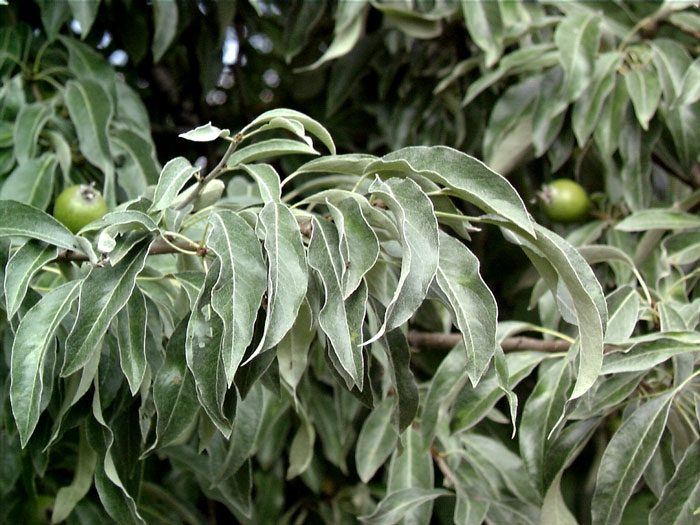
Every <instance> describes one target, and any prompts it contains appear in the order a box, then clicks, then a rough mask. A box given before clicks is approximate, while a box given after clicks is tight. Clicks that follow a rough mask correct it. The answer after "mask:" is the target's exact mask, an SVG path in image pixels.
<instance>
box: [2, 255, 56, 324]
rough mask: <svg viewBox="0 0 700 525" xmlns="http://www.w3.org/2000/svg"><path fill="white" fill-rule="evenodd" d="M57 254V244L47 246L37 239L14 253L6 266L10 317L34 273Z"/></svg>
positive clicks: (17, 308) (20, 301)
mask: <svg viewBox="0 0 700 525" xmlns="http://www.w3.org/2000/svg"><path fill="white" fill-rule="evenodd" d="M57 256H58V249H57V248H56V247H55V246H46V245H44V244H42V243H39V242H37V241H29V242H27V243H25V244H23V245H22V246H20V248H19V249H18V250H17V251H16V252H14V253H13V254H12V256H11V257H10V260H9V261H8V262H7V266H6V267H5V279H4V288H5V304H6V306H7V317H8V318H10V317H12V316H13V315H14V314H15V313H17V311H18V310H19V307H20V305H21V304H22V301H23V300H24V296H25V295H26V293H27V289H28V288H29V283H30V282H31V280H32V278H33V277H34V275H36V273H37V272H38V271H39V270H41V268H42V267H43V266H45V265H46V264H48V263H49V262H51V261H53V260H54V259H55V258H56V257H57Z"/></svg>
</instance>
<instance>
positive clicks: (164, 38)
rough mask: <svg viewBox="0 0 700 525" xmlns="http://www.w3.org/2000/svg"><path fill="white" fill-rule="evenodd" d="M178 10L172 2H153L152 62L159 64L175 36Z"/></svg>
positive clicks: (171, 0)
mask: <svg viewBox="0 0 700 525" xmlns="http://www.w3.org/2000/svg"><path fill="white" fill-rule="evenodd" d="M177 19H178V8H177V2H175V1H173V0H156V1H155V2H153V25H154V27H155V34H154V35H153V43H152V44H151V49H152V50H153V62H160V59H161V58H163V55H164V54H165V52H166V51H167V50H168V48H169V47H170V44H171V43H172V41H173V40H174V39H175V35H177Z"/></svg>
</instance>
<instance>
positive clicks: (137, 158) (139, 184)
mask: <svg viewBox="0 0 700 525" xmlns="http://www.w3.org/2000/svg"><path fill="white" fill-rule="evenodd" d="M109 143H110V145H111V149H112V152H113V153H114V154H115V157H116V158H117V160H118V162H119V164H117V168H116V169H117V182H118V183H119V186H121V187H122V188H123V189H124V191H125V192H126V195H127V197H128V198H129V199H135V198H137V197H140V196H141V195H142V194H143V193H144V191H145V190H146V187H147V186H149V185H151V184H155V183H156V182H157V181H158V168H159V167H160V166H159V164H158V160H157V158H156V151H155V148H154V147H153V143H152V142H151V141H150V140H147V139H145V138H144V137H143V136H142V135H140V134H139V133H137V132H135V131H133V130H131V129H112V130H110V133H109Z"/></svg>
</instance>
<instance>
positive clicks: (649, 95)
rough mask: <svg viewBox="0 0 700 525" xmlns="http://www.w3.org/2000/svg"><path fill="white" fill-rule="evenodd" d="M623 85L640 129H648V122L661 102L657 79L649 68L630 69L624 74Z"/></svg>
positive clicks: (659, 86)
mask: <svg viewBox="0 0 700 525" xmlns="http://www.w3.org/2000/svg"><path fill="white" fill-rule="evenodd" d="M625 85H626V86H627V93H629V96H630V100H632V106H633V107H634V112H635V113H636V114H637V120H638V121H639V124H640V125H641V126H642V129H645V130H647V129H649V121H650V120H651V119H652V117H653V116H654V114H655V113H656V108H657V107H658V106H659V101H660V100H661V85H660V83H659V77H657V76H656V74H655V71H653V70H652V68H651V67H647V68H644V69H642V68H639V67H632V69H630V71H628V72H627V73H626V74H625Z"/></svg>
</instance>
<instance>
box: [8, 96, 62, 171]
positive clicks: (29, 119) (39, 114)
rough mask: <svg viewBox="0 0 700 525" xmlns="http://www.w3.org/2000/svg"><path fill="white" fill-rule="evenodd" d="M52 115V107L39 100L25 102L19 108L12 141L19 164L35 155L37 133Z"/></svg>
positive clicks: (37, 141)
mask: <svg viewBox="0 0 700 525" xmlns="http://www.w3.org/2000/svg"><path fill="white" fill-rule="evenodd" d="M52 116H53V107H52V106H50V105H49V104H44V103H40V102H35V103H33V104H27V105H26V106H22V108H21V109H20V110H19V113H18V114H17V118H16V120H15V126H14V134H13V136H12V142H13V144H14V152H15V157H16V158H17V162H19V164H20V165H22V164H23V163H24V162H26V161H28V160H29V159H31V158H33V157H35V156H36V153H37V147H38V143H39V133H41V130H42V129H43V127H44V126H45V125H46V123H47V122H48V121H49V119H50V118H51V117H52Z"/></svg>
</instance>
